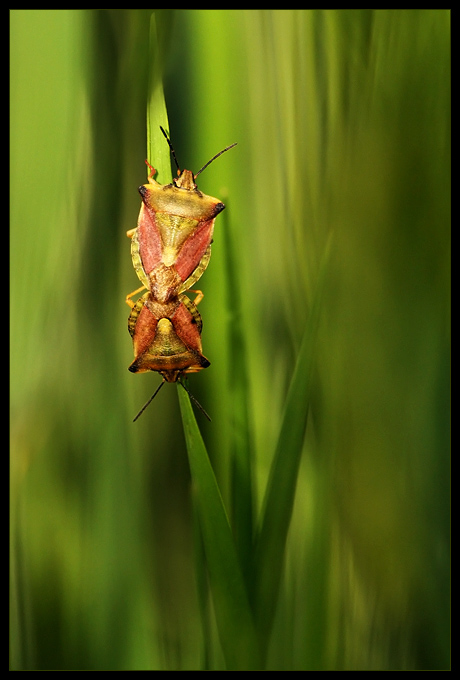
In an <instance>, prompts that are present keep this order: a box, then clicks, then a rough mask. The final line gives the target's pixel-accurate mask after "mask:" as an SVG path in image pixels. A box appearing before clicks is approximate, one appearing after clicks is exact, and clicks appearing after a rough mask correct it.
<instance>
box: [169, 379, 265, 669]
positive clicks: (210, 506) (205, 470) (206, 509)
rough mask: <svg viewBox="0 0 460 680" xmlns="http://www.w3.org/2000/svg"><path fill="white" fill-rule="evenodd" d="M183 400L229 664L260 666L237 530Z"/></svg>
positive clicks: (181, 395)
mask: <svg viewBox="0 0 460 680" xmlns="http://www.w3.org/2000/svg"><path fill="white" fill-rule="evenodd" d="M179 403H180V408H181V414H182V422H183V426H184V432H185V440H186V444H187V451H188V456H189V463H190V472H191V476H192V483H193V490H194V500H195V503H196V508H197V513H198V518H199V522H200V528H201V533H202V537H203V544H204V550H205V554H206V562H207V566H208V571H209V580H210V585H211V592H212V597H213V602H214V610H215V614H216V622H217V627H218V630H219V637H220V641H221V645H222V650H223V653H224V656H225V660H226V663H227V670H260V664H259V654H258V644H257V639H256V633H255V630H254V625H253V621H252V615H251V611H250V607H249V602H248V598H247V594H246V590H245V586H244V582H243V577H242V574H241V570H240V565H239V562H238V557H237V554H236V550H235V544H234V541H233V535H232V532H231V529H230V524H229V522H228V518H227V514H226V511H225V508H224V504H223V502H222V497H221V494H220V491H219V487H218V485H217V482H216V478H215V476H214V472H213V469H212V467H211V463H210V461H209V457H208V454H207V451H206V448H205V445H204V442H203V439H202V437H201V433H200V431H199V429H198V425H197V423H196V420H195V416H194V413H193V410H192V406H191V404H190V399H189V397H188V395H187V394H186V392H185V391H184V390H179Z"/></svg>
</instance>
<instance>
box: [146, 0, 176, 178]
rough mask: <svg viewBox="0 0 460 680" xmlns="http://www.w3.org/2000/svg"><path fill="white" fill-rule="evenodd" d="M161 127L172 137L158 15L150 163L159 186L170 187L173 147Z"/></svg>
mask: <svg viewBox="0 0 460 680" xmlns="http://www.w3.org/2000/svg"><path fill="white" fill-rule="evenodd" d="M160 125H161V126H162V127H163V128H164V129H165V130H166V131H167V132H168V133H169V123H168V113H167V110H166V102H165V96H164V91H163V55H162V49H161V46H160V42H159V39H158V35H157V22H156V17H155V13H154V12H153V13H152V15H151V17H150V82H149V99H148V102H147V153H148V160H149V162H150V163H151V164H152V165H153V166H154V167H155V170H157V172H158V174H157V176H156V180H157V182H160V184H169V183H170V182H171V181H172V175H171V159H170V155H169V147H168V144H167V143H166V140H165V138H164V137H163V134H162V132H161V130H160Z"/></svg>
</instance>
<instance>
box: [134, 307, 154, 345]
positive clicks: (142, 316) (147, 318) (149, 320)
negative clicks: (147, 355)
mask: <svg viewBox="0 0 460 680" xmlns="http://www.w3.org/2000/svg"><path fill="white" fill-rule="evenodd" d="M157 324H158V319H157V318H155V316H154V315H153V314H152V312H151V311H150V310H149V309H148V308H147V306H146V305H144V306H143V307H142V309H141V311H140V312H139V316H138V317H137V320H136V326H135V330H134V337H133V343H134V348H135V355H136V356H139V355H141V354H143V353H144V352H145V351H146V350H147V349H148V348H149V346H150V345H151V343H152V340H153V338H154V337H155V330H156V327H157Z"/></svg>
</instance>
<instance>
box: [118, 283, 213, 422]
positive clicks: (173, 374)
mask: <svg viewBox="0 0 460 680" xmlns="http://www.w3.org/2000/svg"><path fill="white" fill-rule="evenodd" d="M201 328H202V321H201V315H200V313H199V312H198V309H197V307H196V305H195V304H194V303H193V302H191V300H189V298H188V297H187V296H186V295H180V296H178V297H177V298H175V299H174V300H172V301H170V302H169V303H168V304H161V303H158V302H157V301H156V300H155V298H154V297H153V295H152V294H151V293H150V292H147V293H145V294H144V295H143V296H142V297H141V298H139V300H137V302H136V303H135V304H134V306H133V308H132V311H131V314H130V316H129V319H128V330H129V332H130V334H131V337H132V339H133V346H134V357H135V358H134V361H133V362H132V364H131V365H130V366H129V370H130V371H131V372H132V373H144V372H146V371H156V372H158V373H159V374H160V375H161V376H162V378H163V381H162V383H161V384H160V385H159V387H158V388H157V390H156V391H155V393H154V394H153V396H152V397H151V399H149V401H148V402H147V403H146V404H145V406H144V407H143V408H142V409H141V411H140V412H139V413H138V414H137V416H136V417H135V418H134V421H136V420H137V418H138V417H139V416H140V415H141V413H143V411H144V410H145V409H146V408H147V406H148V405H149V404H150V402H151V401H152V399H153V398H154V397H155V396H156V394H157V393H158V391H159V390H160V388H161V387H162V386H163V385H164V383H165V382H177V383H179V384H180V385H182V387H183V388H184V389H185V390H186V391H187V392H188V394H189V396H190V397H191V399H192V400H193V401H194V403H195V404H196V405H197V406H198V407H199V408H200V409H201V411H202V412H203V413H204V414H205V416H206V417H207V418H208V420H211V419H210V417H209V416H208V414H207V413H206V411H205V410H204V409H203V407H202V406H201V405H200V404H199V402H198V401H197V400H196V399H195V397H194V396H193V395H192V394H191V393H190V392H189V390H188V389H187V387H186V386H185V385H184V383H183V382H182V380H181V378H182V377H183V376H185V375H187V374H188V373H197V372H198V371H201V370H202V369H204V368H207V367H208V366H209V365H210V362H209V361H208V359H206V357H205V356H203V354H202V347H201Z"/></svg>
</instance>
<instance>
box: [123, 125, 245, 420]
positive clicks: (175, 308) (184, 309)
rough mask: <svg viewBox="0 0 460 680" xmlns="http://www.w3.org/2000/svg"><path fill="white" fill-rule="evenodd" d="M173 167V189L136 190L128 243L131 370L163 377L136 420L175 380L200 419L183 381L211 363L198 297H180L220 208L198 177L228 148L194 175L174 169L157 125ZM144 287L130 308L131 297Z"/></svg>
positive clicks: (199, 267)
mask: <svg viewBox="0 0 460 680" xmlns="http://www.w3.org/2000/svg"><path fill="white" fill-rule="evenodd" d="M161 131H162V132H163V134H164V136H165V137H166V140H167V141H168V144H169V146H170V149H171V152H172V155H173V158H174V161H175V163H176V165H177V169H178V176H177V178H175V179H174V180H173V182H172V183H171V184H167V185H161V184H158V182H156V181H155V180H154V179H153V176H154V174H155V170H154V168H152V166H151V165H149V168H150V170H151V172H150V175H149V177H148V182H149V183H148V184H144V185H142V186H141V187H139V193H140V194H141V197H142V206H141V210H140V213H139V219H138V224H137V228H136V229H132V230H130V231H128V232H127V235H128V236H129V237H130V238H131V255H132V260H133V265H134V269H135V270H136V273H137V275H138V277H139V279H140V281H141V283H142V284H143V285H142V286H141V287H140V288H138V289H137V290H135V291H134V292H133V293H130V294H129V295H127V296H126V302H127V304H128V305H129V306H130V307H131V310H132V311H131V315H130V317H129V320H128V329H129V332H130V334H131V336H132V338H133V345H134V357H135V358H134V361H133V362H132V364H131V365H130V367H129V370H130V371H132V372H133V373H138V372H144V371H157V372H158V373H160V375H161V376H162V377H163V382H162V383H161V384H160V386H159V387H158V389H157V390H156V392H155V394H154V395H153V396H152V397H151V399H150V400H149V401H148V402H147V404H146V405H145V406H144V407H143V408H142V410H141V411H140V412H139V413H138V415H137V416H136V418H135V419H134V420H137V418H138V417H139V416H140V414H141V413H142V412H143V411H144V409H145V408H146V407H147V406H148V404H149V403H150V401H151V400H152V399H153V398H154V397H155V396H156V394H157V393H158V391H159V389H160V388H161V387H162V386H163V385H164V383H165V382H179V383H180V384H181V385H182V387H184V389H185V390H186V391H187V392H188V393H189V395H190V397H191V398H192V399H193V401H194V402H195V403H196V404H197V405H198V406H199V408H200V409H201V410H202V411H203V413H204V414H205V415H206V417H207V418H208V419H209V416H208V414H207V413H206V412H205V411H204V409H203V408H202V407H201V406H200V404H198V402H197V401H196V399H195V398H194V397H193V395H191V394H190V392H189V391H188V389H187V388H186V386H185V385H184V383H183V382H182V381H181V377H182V376H183V375H186V374H188V373H196V372H197V371H200V370H202V369H203V368H207V367H208V366H209V361H208V360H207V359H206V358H205V357H204V356H203V354H202V348H201V328H202V321H201V316H200V314H199V312H198V309H197V307H196V305H197V304H198V303H199V301H200V300H201V299H202V297H203V296H202V293H201V292H199V291H196V292H197V297H196V298H195V301H194V302H191V301H190V299H189V298H188V297H187V296H186V295H185V294H184V293H185V292H186V291H187V290H190V288H191V286H193V285H194V284H195V283H196V281H198V279H199V278H200V277H201V275H202V274H203V272H204V270H205V269H206V267H207V266H208V263H209V259H210V257H211V242H212V235H213V230H214V222H215V219H216V216H217V215H218V214H219V213H220V212H221V211H222V210H223V209H224V208H225V206H224V204H223V203H222V202H221V201H219V199H217V198H213V197H212V196H207V195H206V194H203V193H202V192H201V191H200V190H199V189H198V187H197V186H196V183H195V180H196V178H197V177H198V175H199V174H200V173H201V172H202V171H203V170H204V169H205V168H206V167H207V166H208V165H209V164H210V163H211V162H212V161H214V160H215V159H216V158H218V157H219V156H220V155H221V154H223V153H224V152H225V151H228V150H229V149H231V148H232V147H233V146H235V144H232V145H230V146H228V147H226V148H225V149H223V150H222V151H220V152H219V153H218V154H216V155H215V156H214V157H213V158H211V160H210V161H208V163H206V165H204V166H203V167H202V168H201V170H199V171H198V172H197V173H196V175H193V173H192V172H191V171H190V170H183V171H182V172H181V171H180V168H179V164H178V162H177V159H176V155H175V153H174V149H173V148H172V146H171V143H170V141H169V139H168V137H167V135H166V133H165V131H164V130H163V128H161ZM144 289H147V293H145V294H144V295H143V296H142V297H141V298H139V300H137V302H136V303H134V302H133V301H132V297H133V296H134V295H136V294H137V293H139V292H141V291H143V290H144Z"/></svg>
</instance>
